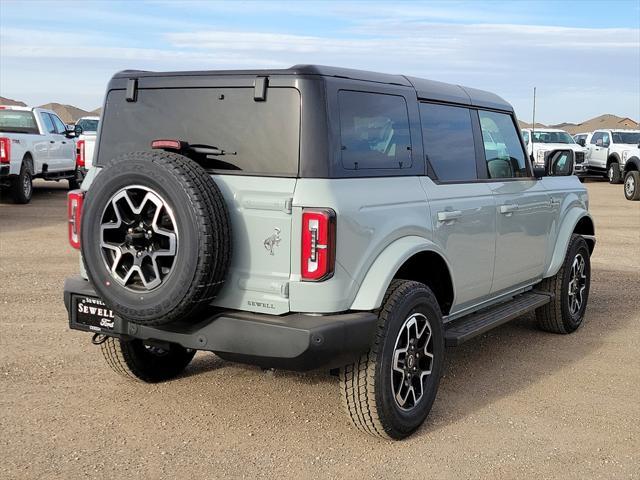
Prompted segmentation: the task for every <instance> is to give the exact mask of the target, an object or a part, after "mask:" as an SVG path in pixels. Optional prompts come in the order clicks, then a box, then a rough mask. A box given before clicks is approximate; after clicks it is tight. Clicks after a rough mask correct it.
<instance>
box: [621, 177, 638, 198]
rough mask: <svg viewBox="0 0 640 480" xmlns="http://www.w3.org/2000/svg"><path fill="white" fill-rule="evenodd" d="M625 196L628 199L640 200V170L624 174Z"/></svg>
mask: <svg viewBox="0 0 640 480" xmlns="http://www.w3.org/2000/svg"><path fill="white" fill-rule="evenodd" d="M624 196H625V198H626V199H627V200H640V172H636V171H631V172H627V174H626V175H625V176H624Z"/></svg>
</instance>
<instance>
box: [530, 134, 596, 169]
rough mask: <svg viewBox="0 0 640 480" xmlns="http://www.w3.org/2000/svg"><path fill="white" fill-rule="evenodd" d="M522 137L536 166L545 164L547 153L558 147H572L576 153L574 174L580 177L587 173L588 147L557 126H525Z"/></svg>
mask: <svg viewBox="0 0 640 480" xmlns="http://www.w3.org/2000/svg"><path fill="white" fill-rule="evenodd" d="M522 138H523V139H524V143H525V145H526V146H527V153H528V154H529V156H530V157H531V158H532V162H533V164H534V165H535V166H541V165H544V159H545V154H546V153H547V152H549V151H552V150H557V149H570V150H573V153H574V158H575V160H574V171H573V174H574V175H577V176H579V177H581V176H583V175H584V174H585V173H586V164H585V157H586V153H587V149H586V148H584V147H583V146H581V145H579V144H577V143H576V141H575V140H574V139H573V137H572V136H571V135H569V134H568V133H567V132H565V131H564V130H559V129H556V128H543V129H538V128H536V129H535V130H534V129H531V128H525V129H523V130H522Z"/></svg>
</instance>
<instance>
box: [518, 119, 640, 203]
mask: <svg viewBox="0 0 640 480" xmlns="http://www.w3.org/2000/svg"><path fill="white" fill-rule="evenodd" d="M522 137H523V139H524V142H525V145H526V146H527V153H528V154H529V156H530V157H531V161H532V163H533V165H534V166H541V165H544V162H545V158H546V155H547V154H548V152H550V151H552V150H555V149H558V148H565V149H569V150H572V151H573V152H574V157H575V158H574V172H573V173H574V174H575V175H577V176H578V177H580V179H581V180H582V179H584V177H593V176H601V177H604V178H606V179H608V180H609V183H624V194H625V197H626V198H627V199H628V200H640V130H610V129H609V130H607V129H604V130H596V131H594V132H591V133H578V134H576V135H574V136H573V137H572V136H571V135H569V134H568V133H567V132H566V131H564V130H560V129H556V128H541V129H537V128H535V129H533V128H525V129H523V130H522Z"/></svg>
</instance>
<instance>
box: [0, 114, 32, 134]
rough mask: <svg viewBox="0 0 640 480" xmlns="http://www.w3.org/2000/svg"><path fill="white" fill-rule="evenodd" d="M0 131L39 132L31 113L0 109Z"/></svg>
mask: <svg viewBox="0 0 640 480" xmlns="http://www.w3.org/2000/svg"><path fill="white" fill-rule="evenodd" d="M0 132H7V133H40V132H39V130H38V125H37V124H36V119H35V118H34V116H33V113H31V112H28V111H24V110H0Z"/></svg>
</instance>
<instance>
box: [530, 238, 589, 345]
mask: <svg viewBox="0 0 640 480" xmlns="http://www.w3.org/2000/svg"><path fill="white" fill-rule="evenodd" d="M590 285H591V261H590V258H589V247H588V246H587V242H586V241H585V239H584V238H582V237H581V236H580V235H572V236H571V240H570V241H569V246H568V247H567V253H566V255H565V259H564V262H563V264H562V266H561V267H560V270H558V273H557V274H555V275H554V276H553V277H549V278H545V279H544V280H543V281H542V282H540V284H539V285H538V289H539V290H542V291H545V292H549V293H550V294H552V295H553V298H552V300H551V302H550V303H547V304H546V305H544V306H542V307H540V308H538V309H537V310H536V318H537V320H538V324H539V326H540V328H541V329H542V330H546V331H547V332H552V333H571V332H573V331H575V330H576V329H577V328H578V327H579V326H580V325H581V324H582V320H583V319H584V314H585V311H586V308H587V300H588V299H589V287H590Z"/></svg>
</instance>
